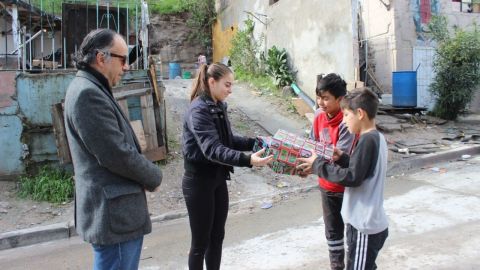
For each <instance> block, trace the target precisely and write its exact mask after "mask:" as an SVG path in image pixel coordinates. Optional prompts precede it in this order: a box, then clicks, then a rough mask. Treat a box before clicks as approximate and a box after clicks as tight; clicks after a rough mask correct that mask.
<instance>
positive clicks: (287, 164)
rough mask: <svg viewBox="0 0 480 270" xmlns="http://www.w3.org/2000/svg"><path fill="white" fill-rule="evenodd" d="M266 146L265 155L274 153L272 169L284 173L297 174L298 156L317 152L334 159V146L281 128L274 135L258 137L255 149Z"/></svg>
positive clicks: (328, 158)
mask: <svg viewBox="0 0 480 270" xmlns="http://www.w3.org/2000/svg"><path fill="white" fill-rule="evenodd" d="M262 148H266V151H265V156H267V155H273V159H274V161H273V162H272V163H271V164H270V167H271V168H272V170H273V171H274V172H276V173H282V174H291V175H293V174H297V170H296V167H297V165H298V162H297V158H298V157H303V158H308V157H310V156H311V155H312V152H315V153H316V154H317V155H318V156H319V157H321V158H323V159H325V160H328V161H330V162H331V161H332V156H333V147H332V146H331V145H327V143H326V142H322V141H320V142H317V141H313V140H310V139H307V138H303V137H301V136H298V135H295V134H293V133H288V132H286V131H285V130H281V129H279V130H278V131H277V132H276V133H275V135H274V136H273V137H257V139H256V141H255V146H254V147H253V151H254V152H257V151H259V150H260V149H262Z"/></svg>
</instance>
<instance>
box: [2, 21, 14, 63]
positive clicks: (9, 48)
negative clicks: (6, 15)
mask: <svg viewBox="0 0 480 270" xmlns="http://www.w3.org/2000/svg"><path fill="white" fill-rule="evenodd" d="M5 24H6V28H7V32H8V31H10V29H11V28H12V25H11V24H10V23H9V22H8V21H5V20H4V19H3V18H0V32H4V31H5ZM5 41H7V44H6V45H5ZM5 49H7V52H6V53H10V52H11V51H13V50H14V48H13V36H12V34H7V35H0V53H1V54H2V55H1V56H0V57H4V56H3V54H4V53H5Z"/></svg>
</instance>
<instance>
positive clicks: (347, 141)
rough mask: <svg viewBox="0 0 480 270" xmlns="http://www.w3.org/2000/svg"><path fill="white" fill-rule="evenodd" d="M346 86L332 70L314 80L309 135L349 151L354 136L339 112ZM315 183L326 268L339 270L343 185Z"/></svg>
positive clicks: (342, 230)
mask: <svg viewBox="0 0 480 270" xmlns="http://www.w3.org/2000/svg"><path fill="white" fill-rule="evenodd" d="M346 86H347V84H346V83H345V81H344V80H342V78H341V77H340V76H339V75H337V74H334V73H330V74H328V75H326V76H324V77H323V78H322V79H321V80H320V81H319V82H318V84H317V88H316V89H315V92H316V95H317V104H318V106H319V107H320V108H319V110H317V113H316V116H315V120H314V121H313V127H312V131H311V133H310V136H311V139H314V140H316V141H323V142H325V143H326V144H329V145H330V146H331V147H332V148H334V147H335V148H338V149H340V150H342V151H343V152H346V153H350V150H351V148H352V145H353V141H354V139H355V135H353V134H350V133H349V132H348V129H347V127H346V126H345V124H344V123H342V120H343V113H342V110H341V108H340V101H342V99H343V97H344V96H345V95H346V94H347V88H346ZM304 173H308V172H304ZM302 175H303V173H302ZM318 183H319V185H320V191H321V196H322V208H323V221H324V223H325V236H326V238H327V244H328V251H329V255H330V267H331V269H332V270H343V269H344V268H345V263H344V258H345V249H344V244H343V243H344V241H343V238H344V227H345V224H344V223H343V219H342V215H341V214H340V210H341V209H342V201H343V191H344V189H345V188H344V187H343V186H341V185H338V184H335V183H332V182H328V181H327V180H326V179H323V178H320V177H319V178H318Z"/></svg>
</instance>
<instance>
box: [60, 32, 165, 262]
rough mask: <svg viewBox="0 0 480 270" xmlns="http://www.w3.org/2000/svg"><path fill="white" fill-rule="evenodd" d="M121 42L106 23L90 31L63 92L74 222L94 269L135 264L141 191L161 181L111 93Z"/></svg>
mask: <svg viewBox="0 0 480 270" xmlns="http://www.w3.org/2000/svg"><path fill="white" fill-rule="evenodd" d="M126 58H127V45H126V43H125V41H124V40H123V38H122V37H121V36H120V35H118V34H117V33H115V32H114V31H111V30H109V29H98V30H94V31H92V32H90V33H89V34H88V35H87V36H86V37H85V39H84V40H83V42H82V45H81V46H80V50H79V52H78V55H77V59H76V65H77V68H78V69H79V71H78V72H77V74H76V77H75V79H74V80H73V81H72V83H71V84H70V86H69V87H68V90H67V95H66V97H65V126H66V130H67V138H68V143H69V146H70V150H71V153H72V160H73V167H74V170H75V181H76V183H75V184H76V187H75V227H76V229H77V232H78V233H79V234H80V236H81V237H83V239H84V240H85V241H87V242H89V243H91V244H92V246H93V250H94V256H95V259H94V269H137V268H138V263H139V259H140V252H141V249H142V243H143V236H144V235H145V234H148V233H150V232H151V230H152V225H151V221H150V217H149V213H148V207H147V200H146V196H145V190H148V191H154V190H156V189H157V187H158V186H159V185H160V183H161V181H162V173H161V171H160V169H159V168H158V167H157V166H156V165H154V164H153V163H152V162H150V161H149V160H147V159H146V158H145V156H143V155H142V154H141V153H140V146H139V143H138V141H137V139H136V137H135V134H134V133H133V130H132V128H131V126H130V124H129V122H128V119H127V117H126V116H125V115H124V114H123V113H122V111H121V109H120V106H119V105H118V104H117V102H116V101H115V99H114V97H113V94H112V89H111V88H112V87H113V86H114V85H115V84H117V83H118V82H119V81H120V79H121V77H122V75H123V73H124V72H125V71H126V70H128V65H127V63H126Z"/></svg>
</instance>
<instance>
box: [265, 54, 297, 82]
mask: <svg viewBox="0 0 480 270" xmlns="http://www.w3.org/2000/svg"><path fill="white" fill-rule="evenodd" d="M265 63H266V66H267V74H269V75H270V76H272V78H273V79H274V81H275V84H276V85H277V87H283V86H286V85H290V84H292V83H293V82H294V81H295V78H294V73H293V72H292V71H291V69H290V67H289V65H288V56H287V51H286V50H285V49H281V50H279V49H278V48H277V47H276V46H273V47H272V48H270V49H269V50H268V53H267V57H266V59H265Z"/></svg>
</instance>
